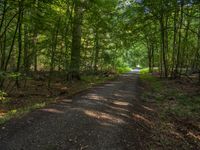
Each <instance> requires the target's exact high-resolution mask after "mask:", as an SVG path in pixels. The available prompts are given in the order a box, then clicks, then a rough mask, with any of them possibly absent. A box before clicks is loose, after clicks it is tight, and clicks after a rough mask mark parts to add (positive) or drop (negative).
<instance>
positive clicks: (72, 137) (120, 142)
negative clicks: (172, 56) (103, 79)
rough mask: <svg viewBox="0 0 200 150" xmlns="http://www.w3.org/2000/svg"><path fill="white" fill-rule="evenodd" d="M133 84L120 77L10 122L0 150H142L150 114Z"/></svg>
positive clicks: (0, 136) (0, 134) (0, 133)
mask: <svg viewBox="0 0 200 150" xmlns="http://www.w3.org/2000/svg"><path fill="white" fill-rule="evenodd" d="M138 81H139V80H138V75H137V74H136V73H129V74H125V75H123V76H121V77H119V79H118V80H116V81H112V82H109V83H106V84H104V85H101V86H96V87H94V88H92V89H90V90H88V91H87V92H83V93H82V94H78V95H76V96H74V97H73V98H72V99H65V98H63V99H62V100H61V101H60V102H58V103H56V104H51V105H50V106H48V107H46V108H43V109H40V110H37V111H35V112H32V113H30V114H28V115H27V116H25V117H23V118H21V119H15V120H11V121H10V122H8V123H7V124H5V125H4V126H3V127H1V129H0V150H54V149H58V150H68V149H69V150H134V149H137V150H138V149H148V147H147V143H148V138H149V137H150V136H151V133H150V132H151V131H150V130H151V125H152V121H151V120H149V119H148V117H150V116H153V115H154V114H153V111H152V110H151V108H148V106H145V105H143V103H142V102H140V100H139V99H138V93H139V92H138ZM150 118H151V117H150Z"/></svg>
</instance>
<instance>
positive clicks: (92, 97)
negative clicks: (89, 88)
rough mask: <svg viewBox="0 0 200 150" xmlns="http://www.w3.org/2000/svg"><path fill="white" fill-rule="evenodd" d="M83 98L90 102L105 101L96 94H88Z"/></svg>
mask: <svg viewBox="0 0 200 150" xmlns="http://www.w3.org/2000/svg"><path fill="white" fill-rule="evenodd" d="M84 98H89V99H91V100H98V101H100V100H105V98H104V97H103V96H99V95H97V94H92V93H91V94H88V95H87V96H84Z"/></svg>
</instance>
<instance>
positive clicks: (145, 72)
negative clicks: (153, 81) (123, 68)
mask: <svg viewBox="0 0 200 150" xmlns="http://www.w3.org/2000/svg"><path fill="white" fill-rule="evenodd" d="M148 73H149V68H143V69H141V70H140V74H148Z"/></svg>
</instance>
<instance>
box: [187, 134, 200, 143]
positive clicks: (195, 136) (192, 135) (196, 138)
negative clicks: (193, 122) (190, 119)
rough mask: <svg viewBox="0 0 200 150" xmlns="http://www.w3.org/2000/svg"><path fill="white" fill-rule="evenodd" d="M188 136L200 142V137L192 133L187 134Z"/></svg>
mask: <svg viewBox="0 0 200 150" xmlns="http://www.w3.org/2000/svg"><path fill="white" fill-rule="evenodd" d="M187 135H188V136H190V137H192V138H194V139H195V140H198V141H199V142H200V135H196V134H194V133H193V132H192V131H189V132H188V133H187Z"/></svg>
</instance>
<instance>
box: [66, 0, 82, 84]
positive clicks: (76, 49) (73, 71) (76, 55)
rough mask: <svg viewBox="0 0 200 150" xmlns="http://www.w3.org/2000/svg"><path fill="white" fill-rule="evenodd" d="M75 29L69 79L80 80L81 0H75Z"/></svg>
mask: <svg viewBox="0 0 200 150" xmlns="http://www.w3.org/2000/svg"><path fill="white" fill-rule="evenodd" d="M74 3H75V8H74V19H73V31H72V48H71V63H70V72H69V74H68V80H80V52H81V51H80V50H81V34H82V29H81V27H82V18H83V9H82V6H81V1H80V0H75V1H74Z"/></svg>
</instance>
